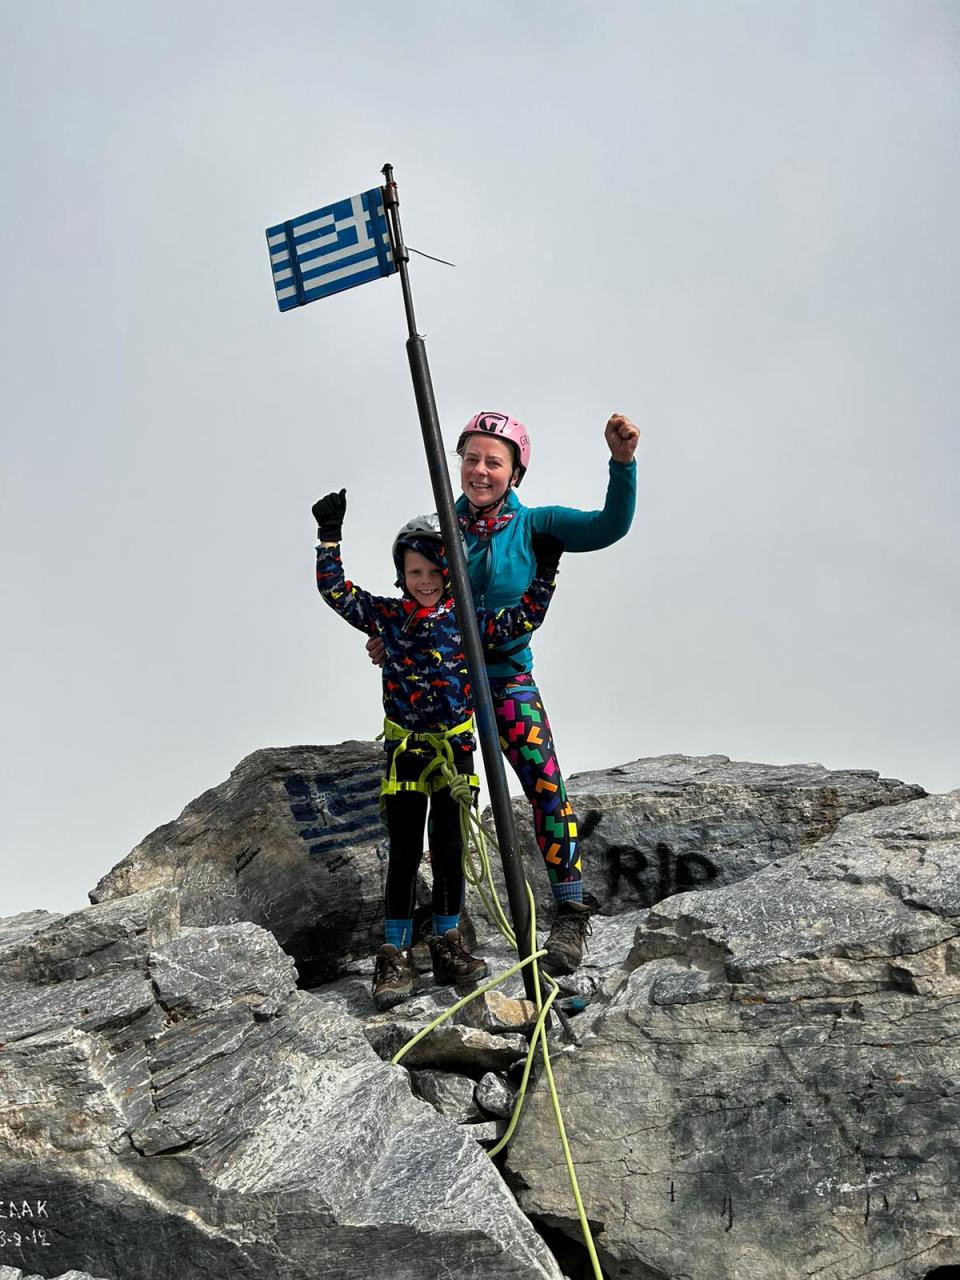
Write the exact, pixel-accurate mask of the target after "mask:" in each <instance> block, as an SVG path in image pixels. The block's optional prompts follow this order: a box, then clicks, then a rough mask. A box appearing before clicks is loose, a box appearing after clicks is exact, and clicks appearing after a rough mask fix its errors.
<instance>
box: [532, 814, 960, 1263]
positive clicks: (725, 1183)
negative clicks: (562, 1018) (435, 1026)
mask: <svg viewBox="0 0 960 1280" xmlns="http://www.w3.org/2000/svg"><path fill="white" fill-rule="evenodd" d="M630 964H631V965H633V966H635V967H634V968H633V971H632V972H631V973H630V975H629V977H628V978H627V979H626V980H625V981H624V982H623V984H622V986H621V988H620V990H619V991H618V992H617V993H616V994H615V996H614V998H613V999H612V1001H611V1003H610V1004H609V1005H608V1006H607V1007H606V1008H605V1009H603V1010H602V1011H601V1012H600V1013H599V1014H598V1015H596V1016H595V1017H594V1018H593V1019H592V1034H590V1035H589V1036H587V1037H586V1038H585V1040H584V1043H583V1046H582V1048H580V1049H578V1050H576V1051H575V1052H573V1053H567V1054H564V1055H563V1056H562V1057H560V1058H559V1060H558V1062H557V1064H556V1077H557V1085H558V1088H559V1090H560V1092H561V1095H562V1096H563V1097H564V1098H567V1099H574V1100H575V1102H574V1103H573V1104H572V1105H570V1106H569V1108H568V1115H569V1120H570V1123H569V1133H570V1138H571V1143H572V1147H573V1155H574V1159H575V1161H576V1165H577V1169H578V1172H579V1178H580V1185H581V1190H582V1192H583V1196H584V1200H585V1202H586V1204H587V1205H588V1207H589V1214H590V1218H591V1220H592V1221H594V1222H595V1223H598V1224H600V1229H599V1231H598V1233H597V1243H598V1246H599V1249H600V1253H601V1257H602V1259H603V1261H604V1263H605V1265H606V1266H607V1267H609V1272H610V1274H611V1275H613V1276H616V1277H619V1278H623V1280H626V1278H627V1277H635V1278H636V1280H650V1277H666V1278H667V1280H675V1278H678V1277H681V1276H682V1277H684V1278H685V1280H745V1278H746V1277H750V1280H793V1278H794V1277H796V1278H797V1280H807V1278H808V1277H810V1278H812V1277H817V1278H818V1280H859V1277H865V1276H867V1275H869V1276H870V1277H871V1278H872V1280H878V1278H879V1280H920V1278H921V1277H924V1276H926V1275H927V1273H928V1272H929V1271H931V1270H932V1269H933V1268H934V1267H936V1266H938V1265H947V1264H949V1263H952V1262H956V1261H957V1260H958V1254H957V1248H956V1246H957V1236H958V1234H960V1211H958V1204H960V1142H958V1138H957V1135H958V1132H960V1086H958V1080H960V792H953V793H950V794H949V795H946V796H937V797H929V798H927V799H923V800H916V801H914V802H912V803H908V804H903V805H899V806H896V807H894V808H889V809H880V810H876V811H873V812H870V813H864V814H860V815H858V816H851V817H848V818H845V819H844V820H843V821H842V822H841V823H840V825H839V827H838V828H837V830H836V831H835V832H834V833H833V834H832V835H830V836H828V837H827V838H826V839H824V840H822V841H821V842H820V843H818V844H816V845H815V846H813V847H812V848H811V849H809V850H808V851H806V852H804V853H802V854H799V855H797V856H794V857H791V858H784V859H782V860H781V861H778V862H776V863H774V864H772V865H770V866H768V867H767V868H765V869H764V870H762V871H759V872H757V873H756V874H755V875H754V876H752V877H750V878H749V879H747V880H744V881H741V882H739V883H737V884H735V885H731V886H728V887H726V888H721V889H717V890H713V891H710V892H703V891H701V892H693V893H684V894H679V895H676V896H674V897H671V898H669V899H667V900H665V901H663V902H660V903H659V904H657V905H656V906H655V907H653V908H652V909H650V910H649V911H648V912H647V913H646V914H645V916H644V917H643V918H641V921H640V923H639V926H638V928H637V930H636V939H635V944H634V947H633V950H632V953H631V956H630ZM585 1017H586V1015H585ZM582 1020H583V1019H581V1020H579V1021H582ZM508 1174H509V1176H510V1178H511V1179H512V1181H513V1183H514V1185H515V1187H516V1188H517V1189H518V1196H519V1200H520V1203H521V1205H522V1206H523V1207H524V1208H525V1209H526V1211H527V1212H528V1213H530V1214H531V1215H534V1216H535V1217H537V1218H540V1219H542V1220H544V1221H545V1222H548V1223H550V1224H552V1225H554V1226H557V1225H559V1226H562V1227H563V1228H564V1229H565V1230H566V1231H568V1232H569V1233H571V1234H575V1232H576V1226H575V1221H574V1215H573V1205H572V1201H571V1195H570V1191H569V1187H568V1184H567V1181H566V1177H565V1174H564V1171H563V1169H562V1166H561V1163H560V1160H559V1158H558V1154H557V1148H556V1141H555V1136H554V1132H553V1122H552V1118H551V1115H550V1113H549V1105H548V1098H547V1095H546V1093H545V1091H544V1090H543V1088H542V1087H541V1088H540V1089H538V1090H537V1092H536V1093H535V1094H534V1096H533V1098H531V1099H530V1100H529V1102H528V1104H527V1108H526V1109H525V1111H524V1114H523V1118H522V1120H521V1122H520V1126H519V1129H518V1132H517V1134H516V1135H515V1137H514V1139H513V1141H512V1143H511V1145H510V1148H509V1154H508Z"/></svg>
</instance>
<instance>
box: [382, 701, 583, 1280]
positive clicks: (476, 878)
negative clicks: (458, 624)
mask: <svg viewBox="0 0 960 1280" xmlns="http://www.w3.org/2000/svg"><path fill="white" fill-rule="evenodd" d="M466 723H467V725H468V726H472V720H470V721H467V722H466ZM388 726H390V729H388ZM464 728H465V726H464V725H457V726H456V728H454V729H450V730H448V731H447V733H446V734H425V735H412V734H409V733H408V732H407V731H406V730H404V729H403V728H402V727H401V726H400V725H395V724H393V722H392V721H390V720H387V721H385V722H384V732H383V734H381V737H385V738H387V739H388V740H390V741H392V740H393V739H394V738H398V737H402V738H403V739H404V742H403V744H402V745H405V744H406V742H407V741H409V739H410V738H411V737H416V736H420V737H424V738H427V739H429V740H430V742H431V744H433V743H436V744H438V745H437V750H436V755H435V756H434V758H433V760H431V761H430V763H429V764H428V766H427V768H426V769H425V770H424V772H423V774H421V776H420V779H419V781H418V782H416V783H410V784H404V783H397V784H396V788H397V790H403V789H411V790H421V791H423V790H424V787H425V786H428V787H429V788H430V789H429V790H428V791H427V792H426V794H428V795H429V794H431V793H432V792H433V791H434V790H440V789H441V788H442V787H449V788H450V794H451V796H452V797H453V799H454V800H455V801H456V802H457V805H458V806H459V809H460V829H461V832H462V835H463V875H464V879H465V880H466V881H467V882H468V883H469V884H471V885H473V887H474V888H475V889H476V890H477V893H478V894H479V896H480V900H481V902H482V903H483V906H484V909H485V911H486V912H487V915H488V916H489V918H490V920H491V921H492V922H493V923H494V924H495V925H496V926H497V928H498V929H499V930H500V932H501V933H502V934H503V936H504V937H505V938H506V939H507V941H508V942H509V943H510V945H511V946H512V947H513V948H514V950H516V951H518V952H519V948H518V947H517V939H516V934H515V933H514V931H513V928H512V926H511V924H510V921H509V919H508V918H507V916H506V913H505V912H504V910H503V907H502V905H501V903H500V900H499V898H498V897H497V892H496V889H495V887H494V883H493V877H492V875H491V873H490V858H489V854H488V852H487V841H488V840H489V841H490V842H491V843H492V844H494V845H495V844H496V841H495V840H494V838H493V837H492V836H488V835H487V833H486V832H485V831H484V829H483V826H482V824H481V822H480V816H479V813H478V810H477V793H476V790H474V789H473V786H472V785H471V784H472V783H473V779H472V778H468V777H467V776H466V775H464V774H461V773H457V772H456V769H455V767H454V763H453V751H452V748H451V747H450V743H449V738H450V737H452V736H454V735H455V734H456V733H458V732H460V733H462V732H463V731H464ZM400 749H401V747H398V748H397V750H398V751H399V750H400ZM394 759H396V757H394ZM391 768H392V766H391ZM394 773H395V770H394ZM421 784H423V785H421ZM389 785H390V782H389V778H388V779H385V780H384V783H383V786H384V787H387V786H389ZM383 794H390V793H389V792H384V791H383V790H381V795H383ZM525 885H526V891H527V900H528V902H529V904H530V955H529V956H526V957H525V958H524V959H523V960H519V961H517V963H516V964H514V965H511V966H510V968H509V969H506V970H504V972H503V973H501V974H498V975H497V976H496V977H494V978H491V979H490V980H489V981H488V982H484V983H483V984H482V985H481V986H478V987H477V988H475V990H473V991H471V992H470V993H469V994H468V995H465V996H463V997H462V998H461V999H460V1000H458V1001H457V1002H456V1003H455V1004H454V1005H452V1006H451V1007H450V1008H449V1009H446V1010H444V1012H443V1013H442V1014H440V1016H439V1017H438V1018H434V1020H433V1021H432V1022H431V1023H429V1024H428V1025H427V1026H426V1027H423V1028H422V1029H421V1030H420V1031H418V1032H417V1033H416V1035H414V1036H412V1037H411V1038H410V1039H409V1040H408V1041H407V1042H406V1044H404V1045H403V1046H402V1047H401V1048H400V1049H399V1050H398V1051H397V1052H396V1053H395V1054H394V1056H393V1057H392V1058H391V1059H390V1061H391V1064H392V1065H394V1066H396V1065H397V1064H398V1063H399V1061H400V1059H401V1058H402V1057H403V1056H404V1054H406V1053H407V1052H408V1051H409V1050H410V1049H412V1048H413V1046H414V1045H415V1044H417V1043H418V1042H419V1041H420V1040H422V1039H423V1038H424V1037H425V1036H427V1035H429V1034H430V1032H431V1031H434V1030H436V1028H437V1027H439V1026H440V1025H441V1024H442V1023H444V1022H445V1021H446V1020H447V1019H448V1018H450V1017H452V1016H453V1015H454V1014H455V1013H458V1012H459V1010H460V1009H462V1008H463V1007H464V1005H467V1004H469V1003H470V1001H471V1000H476V998H477V997H478V996H481V995H484V994H485V993H486V992H487V991H491V990H493V988H494V987H498V986H500V984H501V983H503V982H505V981H506V979H507V978H511V977H513V975H514V974H515V973H519V972H520V971H521V969H523V968H525V967H526V966H527V965H529V966H530V969H531V973H532V974H533V989H534V993H535V996H536V1002H535V1003H536V1009H537V1019H536V1022H535V1023H534V1027H533V1031H532V1033H531V1035H530V1048H529V1050H528V1051H527V1058H526V1062H525V1063H524V1068H523V1075H522V1077H521V1080H520V1087H519V1089H518V1091H517V1100H516V1103H515V1105H514V1109H513V1114H512V1115H511V1117H510V1121H509V1123H508V1125H507V1129H506V1132H505V1133H504V1135H503V1137H502V1138H501V1139H500V1141H499V1142H498V1143H497V1144H496V1146H494V1147H492V1148H491V1149H490V1150H489V1151H488V1152H487V1154H488V1155H489V1156H490V1158H491V1159H493V1157H494V1156H496V1155H498V1154H499V1153H500V1152H501V1151H502V1150H503V1149H504V1147H505V1146H506V1145H507V1143H508V1142H509V1141H510V1139H511V1138H512V1137H513V1133H514V1130H515V1129H516V1127H517V1124H518V1122H519V1120H520V1112H521V1110H522V1109H523V1102H524V1098H525V1096H526V1091H527V1084H528V1082H529V1079H530V1072H531V1070H532V1068H533V1059H534V1054H535V1052H536V1050H537V1048H539V1049H540V1052H541V1055H542V1057H543V1066H544V1075H545V1077H546V1081H547V1089H548V1091H549V1094H550V1101H551V1104H552V1107H553V1114H554V1119H555V1121H556V1125H557V1132H558V1134H559V1136H560V1146H561V1148H562V1150H563V1158H564V1163H565V1164H566V1168H567V1177H568V1179H569V1181H570V1189H571V1191H572V1193H573V1199H574V1203H575V1204H576V1207H577V1217H578V1218H579V1220H580V1229H581V1231H582V1232H583V1239H584V1243H585V1245H586V1248H587V1253H588V1255H589V1257H590V1265H591V1267H592V1269H593V1274H594V1277H595V1280H603V1272H602V1271H601V1269H600V1261H599V1259H598V1257H597V1250H596V1246H595V1245H594V1242H593V1234H592V1232H591V1230H590V1224H589V1222H588V1220H587V1211H586V1209H585V1207H584V1204H583V1198H582V1196H581V1194H580V1186H579V1183H578V1181H577V1173H576V1169H575V1168H574V1164H573V1156H572V1154H571V1151H570V1143H569V1141H568V1139H567V1132H566V1128H565V1126H564V1123H563V1115H562V1113H561V1110H560V1098H559V1095H558V1094H557V1085H556V1081H555V1080H554V1076H553V1066H552V1063H551V1061H550V1050H549V1047H548V1044H547V1034H546V1025H547V1019H548V1017H549V1015H550V1012H551V1008H553V1009H554V1012H556V1013H558V1015H559V1014H560V1007H559V1005H557V1006H554V1002H555V1000H556V999H557V996H558V995H559V994H560V988H559V986H558V985H557V983H556V982H554V980H553V978H551V977H550V975H549V974H547V973H543V974H541V971H540V967H539V965H538V963H537V962H538V961H539V960H541V959H542V958H543V957H544V956H545V955H546V954H547V952H546V949H541V950H537V911H536V904H535V902H534V898H533V890H532V889H531V888H530V882H529V881H528V880H525ZM541 978H543V979H544V980H545V981H546V984H547V986H548V987H549V988H550V990H549V992H548V993H547V994H546V995H544V992H543V989H542V987H541ZM561 1023H562V1025H563V1026H564V1029H565V1030H567V1031H568V1032H569V1031H570V1024H569V1021H568V1020H567V1018H566V1016H565V1015H563V1016H561ZM572 1038H573V1039H574V1040H575V1041H576V1037H575V1036H574V1037H572Z"/></svg>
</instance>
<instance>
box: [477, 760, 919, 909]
mask: <svg viewBox="0 0 960 1280" xmlns="http://www.w3.org/2000/svg"><path fill="white" fill-rule="evenodd" d="M567 794H568V796H569V798H570V801H571V803H572V804H573V808H574V811H575V812H576V814H577V818H578V822H579V842H580V853H581V856H582V859H583V875H584V884H585V887H586V889H587V890H588V891H589V892H590V893H592V894H593V895H594V897H595V898H596V899H597V900H598V902H599V904H600V910H601V911H602V912H604V913H605V914H616V913H618V912H621V911H628V910H635V909H637V908H639V907H649V906H652V905H653V904H654V903H655V902H659V901H660V899H662V898H666V897H668V896H669V895H670V894H673V893H681V892H685V891H687V890H692V889H701V888H708V887H709V888H719V887H720V886H721V885H724V884H732V883H734V882H735V881H737V880H741V879H742V878H743V877H744V876H748V875H752V874H753V872H755V871H759V870H760V869H761V868H762V867H765V866H766V865H767V864H768V863H769V862H772V861H773V860H775V859H776V858H780V857H786V856H788V855H789V854H793V853H798V852H799V851H800V850H801V849H804V848H807V847H808V846H809V845H811V844H813V843H815V842H816V841H817V840H820V839H821V838H822V837H823V836H825V835H827V834H829V833H830V832H831V831H833V830H834V829H835V827H836V825H837V823H838V822H839V821H840V819H841V818H843V817H844V816H845V815H847V814H850V813H860V812H863V811H865V810H868V809H875V808H879V807H883V806H887V805H897V804H902V803H903V802H904V801H907V800H913V799H917V798H918V797H921V796H923V795H924V794H925V792H924V791H923V789H922V787H917V786H911V785H907V784H904V783H902V782H898V781H895V780H891V779H887V778H881V777H879V775H878V774H876V773H874V772H872V771H870V770H854V769H825V768H824V767H823V765H820V764H795V765H770V764H752V763H749V762H746V761H737V760H730V759H729V758H728V757H727V756H722V755H715V756H682V755H668V756H654V757H651V758H647V759H640V760H634V761H631V762H630V763H629V764H623V765H618V766H617V767H616V768H613V769H602V770H597V771H596V772H593V773H575V774H572V775H571V776H570V778H569V779H568V780H567ZM513 808H514V815H515V819H516V824H517V835H518V843H519V845H520V847H521V850H522V853H523V859H524V864H525V869H526V873H527V878H528V879H529V881H530V884H531V885H532V887H533V889H534V894H535V898H536V903H537V913H538V919H542V921H543V923H544V926H545V927H546V925H547V924H548V923H549V921H550V920H551V919H552V918H553V911H554V908H553V901H552V898H551V894H550V889H549V884H548V882H547V878H546V876H545V875H544V872H543V858H542V856H541V854H540V851H539V849H538V848H537V846H536V843H535V842H534V839H533V824H532V822H531V819H530V806H529V805H528V804H527V802H526V800H525V799H523V798H522V797H520V798H518V799H516V800H514V802H513ZM484 820H485V822H486V823H487V825H488V827H489V826H490V821H491V819H490V812H489V810H488V811H487V812H486V813H485V815H484ZM493 861H494V870H495V874H496V876H497V878H498V880H501V878H502V873H501V872H500V870H499V867H498V865H497V860H496V859H494V860H493ZM501 896H503V895H502V894H501Z"/></svg>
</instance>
